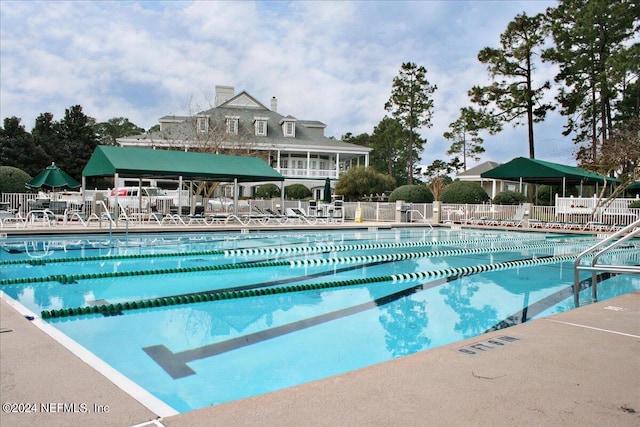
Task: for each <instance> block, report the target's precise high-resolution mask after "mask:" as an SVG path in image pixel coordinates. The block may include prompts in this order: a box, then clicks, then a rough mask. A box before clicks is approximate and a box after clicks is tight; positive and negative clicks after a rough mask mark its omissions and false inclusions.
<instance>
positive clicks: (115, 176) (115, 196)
mask: <svg viewBox="0 0 640 427" xmlns="http://www.w3.org/2000/svg"><path fill="white" fill-rule="evenodd" d="M113 187H114V190H115V194H114V196H113V204H114V205H115V206H114V208H113V209H114V213H115V217H116V228H118V218H119V217H120V211H119V210H118V172H116V173H115V174H113ZM107 215H109V212H108V211H107ZM100 224H102V221H101V222H100Z"/></svg>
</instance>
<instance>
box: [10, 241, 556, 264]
mask: <svg viewBox="0 0 640 427" xmlns="http://www.w3.org/2000/svg"><path fill="white" fill-rule="evenodd" d="M544 240H545V239H544V237H541V238H539V239H535V240H534V241H544ZM519 241H527V242H531V241H532V239H531V238H516V237H509V238H501V239H500V241H499V242H507V243H508V242H519ZM476 243H493V244H495V243H496V239H495V238H483V239H466V240H447V241H441V242H434V241H431V240H421V241H415V242H393V243H371V244H359V245H339V246H336V245H323V246H299V247H296V246H289V247H276V248H255V249H252V248H246V249H217V250H210V251H195V252H169V253H153V254H136V255H124V254H123V255H104V256H88V257H72V258H51V259H47V260H45V259H20V260H2V261H0V265H19V264H29V265H34V266H37V265H46V264H55V263H74V262H84V261H109V260H123V259H148V258H175V257H188V256H204V255H225V256H233V255H237V256H246V255H261V254H277V253H300V252H308V253H313V252H327V251H333V252H341V251H349V250H367V249H385V248H400V247H415V246H434V245H438V246H444V245H466V244H476Z"/></svg>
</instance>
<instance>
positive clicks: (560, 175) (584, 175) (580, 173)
mask: <svg viewBox="0 0 640 427" xmlns="http://www.w3.org/2000/svg"><path fill="white" fill-rule="evenodd" d="M480 176H481V177H483V178H494V179H503V180H508V181H520V180H522V182H528V183H533V184H547V185H559V184H561V183H562V182H563V181H564V182H565V183H566V184H570V185H575V184H581V183H582V184H602V182H603V180H604V179H605V177H604V176H602V175H599V174H597V173H594V172H589V171H587V170H585V169H582V168H578V167H575V166H568V165H563V164H560V163H552V162H547V161H544V160H538V159H529V158H526V157H516V158H515V159H513V160H511V161H510V162H507V163H505V164H503V165H500V166H498V167H496V168H493V169H491V170H489V171H486V172H483V173H481V174H480ZM606 179H607V181H608V182H610V183H617V182H619V181H618V180H617V179H614V178H608V177H607V178H606Z"/></svg>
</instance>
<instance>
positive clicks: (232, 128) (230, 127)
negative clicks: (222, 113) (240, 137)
mask: <svg viewBox="0 0 640 427" xmlns="http://www.w3.org/2000/svg"><path fill="white" fill-rule="evenodd" d="M226 119H227V133H230V134H232V135H237V134H238V119H239V117H227V118H226Z"/></svg>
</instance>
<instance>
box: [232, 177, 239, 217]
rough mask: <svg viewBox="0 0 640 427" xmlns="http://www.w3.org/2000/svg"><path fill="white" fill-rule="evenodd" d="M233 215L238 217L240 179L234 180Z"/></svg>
mask: <svg viewBox="0 0 640 427" xmlns="http://www.w3.org/2000/svg"><path fill="white" fill-rule="evenodd" d="M233 214H234V215H235V216H238V178H233Z"/></svg>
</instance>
